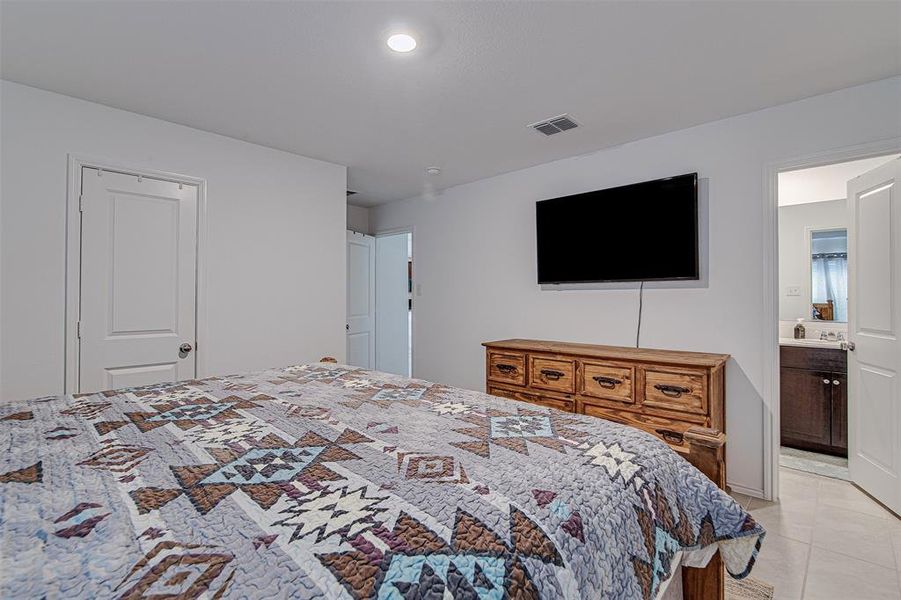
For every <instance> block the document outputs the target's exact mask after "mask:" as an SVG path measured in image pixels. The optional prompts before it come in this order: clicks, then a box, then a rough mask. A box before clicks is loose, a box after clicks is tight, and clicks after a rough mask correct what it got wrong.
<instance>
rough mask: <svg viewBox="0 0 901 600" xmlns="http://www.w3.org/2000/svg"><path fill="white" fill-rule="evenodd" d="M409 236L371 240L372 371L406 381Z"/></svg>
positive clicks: (408, 312) (408, 366)
mask: <svg viewBox="0 0 901 600" xmlns="http://www.w3.org/2000/svg"><path fill="white" fill-rule="evenodd" d="M409 249H410V234H409V233H396V234H392V235H384V236H378V237H377V238H375V257H376V258H375V272H376V275H377V276H376V280H375V315H376V317H375V331H376V342H375V357H376V369H378V370H379V371H384V372H385V373H395V374H397V375H403V376H405V377H410V271H409V268H410V266H409V261H410V251H409Z"/></svg>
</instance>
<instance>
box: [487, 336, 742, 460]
mask: <svg viewBox="0 0 901 600" xmlns="http://www.w3.org/2000/svg"><path fill="white" fill-rule="evenodd" d="M483 345H484V346H485V348H486V356H485V362H486V365H485V373H486V377H487V382H486V390H487V391H488V393H489V394H492V395H495V396H503V397H505V398H512V399H514V400H523V401H525V402H532V403H535V404H540V405H542V406H549V407H551V408H556V409H559V410H564V411H568V412H575V413H581V414H586V415H592V416H596V417H601V418H603V419H608V420H610V421H616V422H619V423H623V424H625V425H631V426H633V427H638V428H639V429H644V430H645V431H648V432H650V433H652V434H654V435H656V436H657V437H659V438H661V439H662V440H664V441H665V442H666V443H668V444H669V445H670V446H672V447H673V448H674V449H675V450H676V451H678V452H681V453H684V454H688V453H689V443H688V441H687V440H686V435H685V434H686V432H687V431H688V429H689V428H691V427H696V426H700V427H704V428H708V429H712V430H716V431H718V432H720V433H725V428H726V422H725V406H724V402H725V392H724V382H725V367H726V361H727V360H728V359H729V355H727V354H704V353H699V352H681V351H674V350H647V349H642V348H624V347H618V346H595V345H590V344H570V343H564V342H546V341H539V340H520V339H515V340H501V341H496V342H485V343H484V344H483Z"/></svg>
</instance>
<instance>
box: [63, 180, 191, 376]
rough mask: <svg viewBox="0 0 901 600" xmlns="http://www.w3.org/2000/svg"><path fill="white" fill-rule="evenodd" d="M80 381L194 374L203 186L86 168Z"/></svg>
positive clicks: (82, 191) (82, 236) (83, 210)
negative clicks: (199, 208) (199, 193)
mask: <svg viewBox="0 0 901 600" xmlns="http://www.w3.org/2000/svg"><path fill="white" fill-rule="evenodd" d="M81 193H82V214H81V298H80V316H79V321H80V322H79V332H80V333H79V336H80V337H79V386H78V387H79V391H80V392H83V393H84V392H95V391H100V390H110V389H117V388H122V387H132V386H139V385H149V384H153V383H160V382H165V381H179V380H183V379H192V378H193V377H194V376H195V356H196V352H195V351H194V346H195V345H196V343H195V341H194V340H195V312H194V309H195V302H196V286H195V281H196V257H197V186H193V185H187V184H181V185H179V184H178V183H172V182H169V181H160V180H156V179H150V178H148V177H144V178H139V177H137V176H135V175H125V174H121V173H111V172H108V171H102V172H101V171H98V170H97V169H90V168H84V169H83V170H82V187H81Z"/></svg>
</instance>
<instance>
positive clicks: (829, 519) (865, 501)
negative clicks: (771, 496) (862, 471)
mask: <svg viewBox="0 0 901 600" xmlns="http://www.w3.org/2000/svg"><path fill="white" fill-rule="evenodd" d="M780 476H781V480H780V486H781V496H782V499H781V502H779V503H778V504H777V503H774V502H766V501H765V500H758V499H757V498H749V497H748V496H744V495H743V494H737V493H736V494H733V496H734V497H735V498H736V499H737V500H738V501H739V502H741V503H742V504H743V505H744V506H745V507H747V508H748V510H750V512H751V514H752V515H754V518H755V519H757V521H758V522H760V523H761V524H762V525H763V526H764V527H765V528H766V530H767V535H766V539H764V542H763V548H762V549H761V551H760V555H759V556H758V557H757V564H756V566H755V567H754V570H753V572H752V573H751V575H752V576H753V577H755V578H757V579H761V580H763V581H766V582H767V583H769V584H771V585H773V586H775V588H776V590H775V600H801V599H802V598H803V599H804V600H819V599H835V600H881V599H883V598H886V599H891V600H899V599H901V520H899V519H898V518H897V517H895V516H894V515H893V514H892V513H890V512H888V511H887V510H885V509H884V508H882V507H881V506H880V505H879V504H877V503H876V502H874V501H873V500H871V499H870V498H869V497H868V496H867V495H866V494H864V493H863V492H861V491H860V490H858V489H857V488H855V487H854V486H853V485H851V484H850V483H848V482H846V481H840V480H838V479H829V478H827V477H820V476H818V475H813V474H810V473H804V472H801V471H795V470H792V469H786V468H782V469H780Z"/></svg>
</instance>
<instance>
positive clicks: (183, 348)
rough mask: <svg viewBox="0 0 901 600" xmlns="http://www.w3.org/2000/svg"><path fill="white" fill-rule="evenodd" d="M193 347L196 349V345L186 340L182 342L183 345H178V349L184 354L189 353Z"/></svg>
mask: <svg viewBox="0 0 901 600" xmlns="http://www.w3.org/2000/svg"><path fill="white" fill-rule="evenodd" d="M193 349H194V347H193V346H192V345H191V344H189V343H188V342H185V343H184V344H182V345H181V346H179V347H178V351H179V352H180V353H182V354H188V353H189V352H190V351H191V350H193Z"/></svg>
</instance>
